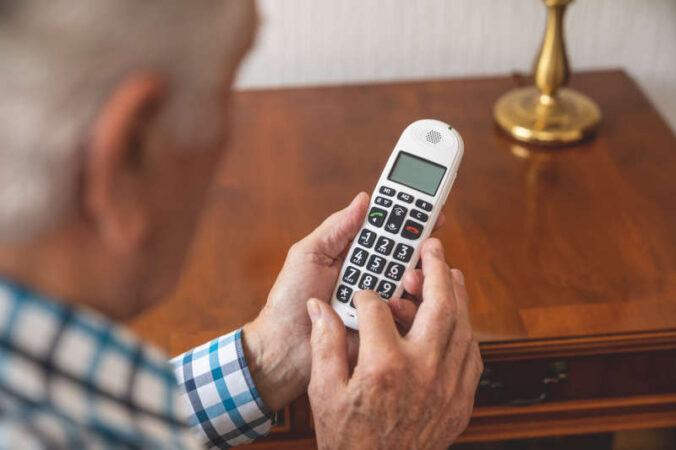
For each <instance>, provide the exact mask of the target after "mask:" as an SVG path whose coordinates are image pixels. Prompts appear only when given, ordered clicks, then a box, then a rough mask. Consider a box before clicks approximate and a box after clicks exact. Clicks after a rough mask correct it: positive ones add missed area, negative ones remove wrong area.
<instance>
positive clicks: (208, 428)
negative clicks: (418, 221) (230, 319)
mask: <svg viewBox="0 0 676 450" xmlns="http://www.w3.org/2000/svg"><path fill="white" fill-rule="evenodd" d="M255 22H256V18H255V11H254V6H253V4H252V2H250V1H239V0H237V1H235V0H231V1H226V0H218V1H215V0H202V1H178V0H162V1H160V0H146V1H138V0H107V1H106V0H90V1H87V2H80V1H76V0H51V1H44V2H42V1H24V0H21V1H20V0H2V1H0V55H1V56H0V94H1V95H0V446H1V447H3V448H31V449H32V448H89V447H94V448H104V447H105V448H119V447H123V448H128V447H140V448H200V447H207V448H210V447H218V448H229V447H231V446H233V445H237V444H241V443H246V442H250V441H252V440H253V439H255V438H256V437H259V436H262V435H265V434H266V433H267V431H268V430H269V427H270V417H271V413H270V412H271V411H274V410H276V409H278V408H282V407H284V406H285V405H287V404H288V403H289V402H291V401H292V400H293V399H294V398H296V397H297V396H298V395H300V394H302V393H303V392H305V391H306V390H308V391H309V395H310V400H311V403H312V408H313V412H314V415H315V422H316V429H317V440H318V444H319V446H320V447H321V448H442V447H446V446H448V445H449V444H450V443H452V442H453V440H454V439H455V438H456V437H457V435H458V434H459V433H460V432H462V430H463V429H464V428H465V426H466V425H467V422H468V420H469V415H470V412H471V409H472V405H473V396H474V392H475V389H476V385H477V381H478V377H479V374H480V372H481V368H482V365H481V358H480V356H479V353H478V347H477V345H476V342H474V341H473V339H472V332H471V327H470V323H469V319H468V313H467V302H468V299H467V293H466V291H465V289H464V284H463V278H462V274H461V273H460V272H459V271H457V270H450V269H449V268H448V266H447V265H446V263H445V261H444V257H443V248H442V246H441V244H440V243H439V241H438V240H435V239H430V240H428V241H427V242H426V243H425V244H424V247H423V251H422V269H421V270H417V271H412V272H410V273H407V274H406V278H405V281H404V283H405V287H406V290H407V291H408V292H409V293H410V294H412V295H413V296H416V297H418V299H419V300H420V301H421V303H420V307H419V308H418V307H417V306H416V304H414V303H412V302H411V301H409V300H404V299H392V300H390V302H389V303H388V304H386V303H384V302H382V301H381V300H380V298H379V297H378V296H377V294H375V293H373V292H363V293H361V294H360V295H358V296H357V299H356V304H357V310H358V315H359V322H360V328H361V341H360V342H359V340H358V339H357V335H356V334H347V333H346V330H345V328H344V327H343V325H342V323H341V321H340V319H339V318H338V316H337V315H336V314H335V313H334V312H333V310H332V309H331V308H330V307H329V306H328V305H327V303H326V302H327V300H328V297H329V295H330V292H331V289H332V287H333V285H334V283H335V280H336V277H337V276H338V271H339V269H340V266H341V262H342V257H341V255H342V254H343V253H344V251H345V249H346V248H347V247H348V246H349V242H350V241H351V240H352V239H353V238H354V236H355V234H356V232H357V231H358V229H359V227H360V225H361V223H362V221H363V218H364V215H365V212H366V209H367V207H368V196H366V195H365V194H360V195H358V196H357V197H355V199H354V200H353V201H352V203H351V204H350V205H349V206H348V207H347V208H346V209H343V210H342V211H339V212H337V213H335V214H334V215H332V216H331V217H329V218H328V219H327V220H326V221H325V222H324V223H322V224H321V225H320V226H319V227H318V228H317V229H316V230H315V231H314V232H313V233H311V234H310V235H309V236H307V237H306V238H304V239H302V240H301V241H299V242H298V243H297V244H295V245H294V246H293V247H292V248H291V249H290V250H289V254H288V257H287V260H286V262H285V264H284V267H283V268H282V271H281V273H280V275H279V278H278V279H277V281H276V283H275V285H274V287H273V288H272V291H271V292H270V295H269V298H268V301H267V304H266V306H265V308H264V309H263V310H262V311H261V312H260V314H259V316H258V317H257V318H256V319H255V320H254V321H253V322H251V323H249V324H246V325H245V326H244V327H243V328H242V329H240V330H236V331H234V332H231V333H229V334H226V335H225V336H222V337H219V338H216V339H214V340H213V341H211V342H209V343H206V344H204V345H203V346H200V347H198V348H195V349H193V350H191V351H189V352H187V353H185V354H183V355H180V356H178V357H176V358H174V359H173V360H172V361H171V363H169V362H168V361H167V360H166V359H165V357H164V355H163V354H162V353H161V352H159V351H158V350H156V349H154V348H153V347H152V346H150V345H148V344H144V343H142V342H141V341H140V340H138V339H136V338H135V337H134V336H132V335H131V334H130V333H129V332H127V331H125V330H124V329H122V328H121V327H120V326H117V325H115V324H114V321H121V320H125V319H128V318H130V317H132V316H133V315H134V314H136V313H137V312H139V311H140V310H142V309H143V308H145V307H147V306H148V305H150V304H152V302H154V301H156V300H157V299H159V298H162V297H163V296H164V295H166V293H167V291H168V290H169V289H170V288H171V286H172V285H173V283H174V280H176V278H177V276H178V274H179V271H180V268H181V265H182V263H183V260H184V256H185V253H186V251H187V248H188V246H189V243H190V241H191V238H192V235H193V231H194V228H195V224H196V222H197V219H198V216H199V212H200V210H201V209H202V203H203V200H204V197H205V193H206V191H207V188H208V187H209V185H210V183H211V179H212V176H213V173H214V168H215V167H216V166H217V163H218V161H219V159H220V157H221V153H222V148H223V142H224V140H225V138H226V132H225V130H226V129H227V127H226V126H225V122H226V103H227V96H228V90H229V87H230V84H231V81H232V79H233V76H234V74H235V70H236V67H237V65H238V63H239V61H240V59H241V58H242V56H243V55H244V53H245V52H246V50H247V49H248V47H249V46H250V44H251V41H252V39H253V31H254V28H255ZM223 301H227V299H224V300H223ZM388 305H389V307H388ZM104 317H105V318H104ZM395 319H396V320H397V322H399V324H398V326H397V325H395ZM357 350H358V352H357ZM308 386H309V387H308Z"/></svg>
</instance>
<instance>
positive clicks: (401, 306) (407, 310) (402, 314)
mask: <svg viewBox="0 0 676 450" xmlns="http://www.w3.org/2000/svg"><path fill="white" fill-rule="evenodd" d="M387 306H389V307H390V310H391V311H392V315H393V316H394V320H395V321H396V322H397V323H398V324H399V325H401V326H402V327H403V330H404V331H408V330H409V329H410V328H411V325H412V324H413V319H415V314H416V312H418V306H416V304H415V303H413V302H412V301H411V300H406V299H403V298H400V297H394V298H391V299H390V300H389V301H388V302H387Z"/></svg>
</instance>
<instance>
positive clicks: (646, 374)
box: [133, 71, 676, 448]
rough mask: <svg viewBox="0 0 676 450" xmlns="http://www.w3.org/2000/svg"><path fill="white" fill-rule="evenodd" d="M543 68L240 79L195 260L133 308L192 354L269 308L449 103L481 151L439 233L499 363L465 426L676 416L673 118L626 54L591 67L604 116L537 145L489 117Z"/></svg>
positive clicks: (444, 115)
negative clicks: (423, 124) (584, 138)
mask: <svg viewBox="0 0 676 450" xmlns="http://www.w3.org/2000/svg"><path fill="white" fill-rule="evenodd" d="M525 82H527V81H526V80H524V79H523V78H521V77H518V76H514V77H509V78H507V77H503V78H486V79H466V80H452V81H431V82H418V83H395V84H384V85H366V86H340V87H327V88H309V89H306V88H304V89H287V90H269V91H249V92H241V93H235V94H234V95H233V98H232V106H233V123H232V137H231V140H230V145H229V148H230V151H229V155H228V157H227V158H226V159H225V161H224V164H223V167H222V170H221V171H220V173H219V175H218V179H217V182H216V186H215V188H214V190H213V193H212V195H211V197H210V202H209V205H208V209H207V212H206V214H205V217H204V221H203V225H202V227H201V230H200V232H199V235H198V238H197V241H196V243H195V246H194V251H193V253H192V256H191V259H190V262H189V265H188V267H187V269H186V271H185V273H184V275H183V277H182V279H181V281H180V283H179V287H178V290H177V291H176V293H175V294H174V295H172V296H171V298H169V299H168V300H167V301H166V302H165V303H164V304H162V305H161V306H159V307H158V308H156V309H155V310H152V311H149V312H148V313H147V314H145V315H144V316H143V317H141V318H139V319H138V320H137V321H135V322H134V323H133V327H134V328H135V330H136V331H137V332H138V333H140V334H142V335H144V336H145V337H147V338H149V339H152V340H154V341H155V342H157V343H159V344H160V345H161V346H163V347H164V348H166V349H168V350H169V351H170V352H171V353H178V352H180V351H182V350H185V349H187V348H189V347H190V346H193V345H197V344H199V343H202V342H203V341H205V340H207V339H210V338H212V337H215V336H217V335H219V334H222V333H224V332H226V331H228V330H230V329H233V328H235V327H238V326H240V325H242V324H243V323H245V322H246V321H248V320H250V319H252V318H253V317H254V316H255V315H256V313H257V311H258V310H259V308H260V307H261V305H263V303H264V301H265V298H266V296H267V293H268V290H269V289H270V287H271V285H272V283H273V281H274V279H275V277H276V274H277V272H278V271H279V269H280V267H281V265H282V262H283V260H284V257H285V255H286V251H287V249H288V247H289V246H290V245H291V244H292V243H293V242H295V241H296V240H298V239H300V238H301V237H303V236H304V235H306V234H307V233H309V232H310V231H311V230H312V229H313V228H314V227H315V226H316V225H318V224H319V223H320V222H321V221H322V219H323V218H324V217H326V216H327V215H329V214H330V213H331V212H332V211H334V210H337V209H339V208H342V207H343V206H344V205H346V204H347V203H348V202H349V200H350V199H351V198H352V197H353V195H354V194H355V193H356V192H358V191H360V190H364V191H368V192H370V191H371V190H372V188H373V186H374V183H375V181H376V180H377V178H378V175H379V174H380V171H381V170H382V167H383V164H384V163H385V160H386V158H387V156H388V155H389V153H390V151H391V149H392V145H393V144H394V142H395V141H396V139H397V138H398V136H399V134H400V133H401V131H402V130H403V129H404V128H405V127H406V125H408V124H409V123H410V122H412V121H413V120H415V119H420V118H428V117H429V118H439V119H441V120H444V121H446V122H448V123H450V124H452V125H453V126H454V127H455V128H456V129H457V130H459V132H460V133H461V134H462V136H463V138H464V140H465V157H464V160H463V163H462V166H461V169H460V172H459V175H458V179H457V181H456V183H455V186H454V188H453V192H452V193H451V195H450V196H449V199H448V202H447V204H446V207H445V213H446V217H447V218H448V220H447V223H446V225H445V227H444V228H443V229H442V230H440V231H439V232H438V234H437V235H438V236H439V237H440V238H441V239H442V240H443V242H444V243H445V245H446V248H447V252H448V257H449V259H450V260H451V261H452V263H453V264H454V265H456V266H457V267H460V268H461V269H462V270H463V271H464V272H465V277H466V280H467V287H468V289H469V293H470V296H471V318H472V323H473V325H474V328H475V331H476V335H477V337H478V338H479V340H480V342H481V348H482V354H483V357H484V360H485V361H486V367H487V371H486V373H485V374H484V378H483V379H482V384H481V388H480V390H479V393H478V396H477V408H476V409H475V413H474V416H473V419H472V422H471V424H470V427H469V429H468V430H467V432H466V433H465V434H464V435H463V436H462V438H461V440H463V441H482V440H497V439H507V438H521V437H534V436H546V435H554V434H577V433H591V432H603V431H613V430H620V429H629V428H647V427H662V426H674V425H676V386H675V382H676V140H675V139H674V135H673V134H672V133H671V131H670V130H669V129H668V128H667V126H666V125H665V123H664V121H663V120H662V119H661V118H660V117H659V115H658V114H657V113H656V112H655V110H654V109H653V107H652V106H651V105H650V104H649V102H648V101H647V100H646V98H645V97H644V95H643V94H642V93H641V92H640V90H639V89H638V87H637V86H636V84H635V83H634V82H633V81H632V80H631V79H629V78H628V77H627V76H626V75H625V74H624V73H623V72H620V71H607V72H592V73H583V74H576V75H575V76H574V77H573V82H572V86H573V87H575V88H577V89H579V90H581V91H583V92H585V93H587V94H589V95H590V96H592V97H593V98H594V99H595V100H596V101H597V102H598V103H599V105H600V106H601V109H602V111H603V115H604V119H603V124H602V127H601V129H600V132H599V135H598V136H597V137H596V138H595V139H594V140H592V141H591V142H588V143H585V144H582V145H579V146H577V147H574V148H569V149H566V150H552V151H541V150H535V149H529V148H527V147H525V146H523V145H519V144H515V143H513V142H511V141H509V140H508V139H507V138H505V137H503V136H502V135H501V134H500V133H499V132H498V131H497V130H496V129H495V126H494V124H493V122H492V116H491V108H492V105H493V104H494V102H495V100H496V99H497V98H498V97H499V96H500V94H502V93H504V92H505V91H507V90H508V89H510V88H512V87H514V86H515V85H517V84H523V83H525ZM309 417H310V416H309V411H308V407H307V404H306V400H305V399H301V400H299V401H298V402H297V403H296V404H294V405H293V406H292V407H291V408H290V409H288V410H286V411H284V412H283V415H281V416H280V422H279V424H278V427H277V428H276V432H274V433H273V434H272V436H271V437H270V438H269V439H270V440H290V442H287V444H288V445H289V446H290V447H289V448H305V447H309V446H312V442H313V441H312V439H311V436H312V429H311V424H310V419H309ZM299 439H300V440H299ZM263 445H265V444H263ZM275 445H278V444H275Z"/></svg>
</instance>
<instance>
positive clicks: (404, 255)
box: [393, 244, 413, 262]
mask: <svg viewBox="0 0 676 450" xmlns="http://www.w3.org/2000/svg"><path fill="white" fill-rule="evenodd" d="M411 255H413V247H411V246H409V245H405V244H397V248H395V249H394V255H393V256H394V259H396V260H398V261H402V262H409V261H410V260H411Z"/></svg>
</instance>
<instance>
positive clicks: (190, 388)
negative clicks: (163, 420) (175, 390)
mask: <svg viewBox="0 0 676 450" xmlns="http://www.w3.org/2000/svg"><path fill="white" fill-rule="evenodd" d="M171 363H172V365H173V367H174V373H175V374H176V379H177V381H178V384H179V387H180V389H181V397H182V398H183V399H184V400H185V403H186V405H187V407H188V411H189V418H188V421H189V423H190V426H191V427H192V428H193V429H194V430H196V432H197V433H198V434H199V435H200V436H201V437H202V439H203V440H204V441H206V443H207V444H208V445H209V447H217V448H230V447H233V446H235V445H240V444H246V443H249V442H251V441H253V440H254V439H256V438H258V437H261V436H265V435H266V434H268V433H269V432H270V425H271V423H272V414H271V412H270V411H269V410H268V408H267V407H266V406H265V404H263V401H262V400H261V397H260V395H258V391H257V390H256V386H254V383H253V380H252V378H251V373H250V372H249V367H248V366H247V364H246V359H245V357H244V349H243V348H242V329H241V328H240V329H238V330H236V331H233V332H232V333H229V334H226V335H225V336H221V337H219V338H216V339H214V340H212V341H211V342H207V343H206V344H203V345H200V346H199V347H196V348H194V349H192V350H189V351H187V352H185V353H184V354H182V355H180V356H177V357H176V358H174V359H172V360H171Z"/></svg>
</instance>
